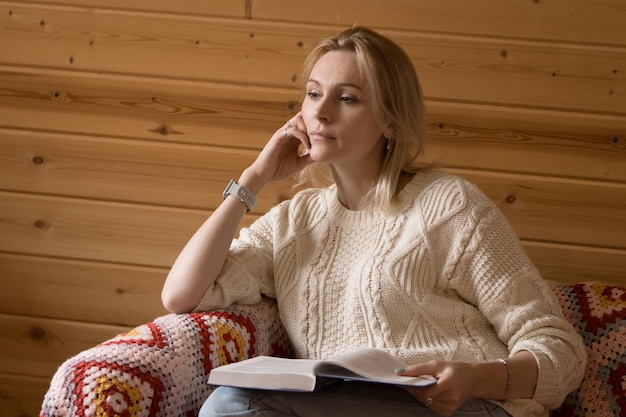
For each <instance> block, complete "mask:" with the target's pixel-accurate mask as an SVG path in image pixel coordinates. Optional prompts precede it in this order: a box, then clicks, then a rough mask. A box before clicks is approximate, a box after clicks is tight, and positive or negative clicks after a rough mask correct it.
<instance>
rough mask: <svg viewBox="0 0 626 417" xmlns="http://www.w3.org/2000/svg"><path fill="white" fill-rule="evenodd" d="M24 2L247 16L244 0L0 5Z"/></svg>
mask: <svg viewBox="0 0 626 417" xmlns="http://www.w3.org/2000/svg"><path fill="white" fill-rule="evenodd" d="M24 3H29V4H32V7H33V8H37V6H38V5H41V4H45V5H52V6H57V5H59V4H63V6H61V7H67V6H71V7H80V8H89V9H90V10H92V11H93V12H94V13H106V12H107V11H110V12H118V13H119V12H130V13H158V14H173V15H179V14H187V15H191V16H211V17H216V16H219V17H234V18H237V17H238V18H244V17H246V9H247V8H246V1H245V0H210V1H206V0H177V1H175V2H173V1H170V0H133V1H130V2H129V1H126V0H63V2H62V3H61V2H59V1H58V0H19V3H18V2H15V1H13V2H12V1H3V2H0V5H3V6H5V7H13V6H15V5H16V4H19V5H22V4H24Z"/></svg>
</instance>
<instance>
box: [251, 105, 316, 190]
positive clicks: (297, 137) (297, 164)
mask: <svg viewBox="0 0 626 417" xmlns="http://www.w3.org/2000/svg"><path fill="white" fill-rule="evenodd" d="M300 146H304V148H305V149H306V150H307V151H308V150H309V149H310V148H311V144H310V142H309V137H308V135H307V133H306V127H305V125H304V120H302V116H301V115H300V113H298V114H296V115H295V116H294V117H293V118H291V119H290V120H289V121H288V122H287V123H286V124H285V125H284V126H283V127H281V128H280V129H278V130H277V131H276V132H275V133H274V134H273V135H272V137H271V138H270V140H269V141H268V143H267V144H266V145H265V147H264V148H263V150H262V151H261V153H260V154H259V156H258V157H257V158H256V160H255V161H254V163H253V164H252V165H251V166H250V167H249V168H248V170H249V171H251V173H253V174H254V175H255V176H256V177H257V178H260V179H262V180H263V182H264V183H267V182H274V181H280V180H283V179H285V178H287V177H289V176H290V175H292V174H294V173H296V172H299V171H301V170H302V169H304V168H305V167H307V166H308V165H310V164H311V163H313V160H312V159H311V157H310V156H309V154H308V152H305V153H304V155H302V154H301V152H300Z"/></svg>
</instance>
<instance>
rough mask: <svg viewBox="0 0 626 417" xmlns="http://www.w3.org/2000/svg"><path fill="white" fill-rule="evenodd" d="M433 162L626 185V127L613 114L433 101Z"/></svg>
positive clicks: (429, 152)
mask: <svg viewBox="0 0 626 417" xmlns="http://www.w3.org/2000/svg"><path fill="white" fill-rule="evenodd" d="M427 110H428V112H429V113H430V116H429V120H430V129H429V140H428V141H427V143H426V150H425V155H426V158H427V159H428V160H441V161H442V162H443V163H445V164H447V165H448V166H450V167H451V168H459V169H460V168H463V167H472V168H475V169H481V168H482V169H485V170H493V171H504V172H517V173H527V174H533V173H534V174H539V175H546V176H557V177H568V178H579V179H589V180H598V181H614V182H621V183H624V182H626V171H625V170H626V164H625V163H624V161H625V160H626V129H625V126H624V125H623V122H624V121H625V120H626V119H623V118H621V117H618V116H612V115H595V114H583V113H569V112H559V111H546V110H534V109H521V108H510V107H494V106H482V105H472V104H455V103H445V102H433V103H428V105H427Z"/></svg>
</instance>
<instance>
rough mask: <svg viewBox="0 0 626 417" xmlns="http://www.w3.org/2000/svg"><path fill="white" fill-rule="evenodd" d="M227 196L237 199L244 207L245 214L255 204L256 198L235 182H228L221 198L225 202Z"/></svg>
mask: <svg viewBox="0 0 626 417" xmlns="http://www.w3.org/2000/svg"><path fill="white" fill-rule="evenodd" d="M229 195H232V196H234V197H237V198H238V199H239V201H241V202H242V203H243V204H244V205H245V206H246V211H247V212H249V211H250V210H252V208H253V207H254V206H255V204H256V197H255V196H254V193H253V192H252V191H250V190H249V189H248V188H246V187H244V186H243V185H239V184H237V181H235V180H230V182H229V183H228V185H227V186H226V188H225V189H224V193H223V194H222V198H224V200H226V197H228V196H229Z"/></svg>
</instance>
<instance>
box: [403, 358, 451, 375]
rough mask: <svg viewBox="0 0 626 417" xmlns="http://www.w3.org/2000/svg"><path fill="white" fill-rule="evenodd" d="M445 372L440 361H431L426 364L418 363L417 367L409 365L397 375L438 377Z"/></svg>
mask: <svg viewBox="0 0 626 417" xmlns="http://www.w3.org/2000/svg"><path fill="white" fill-rule="evenodd" d="M442 370H443V367H442V364H441V363H440V362H438V361H429V362H424V363H418V364H415V365H409V366H407V367H406V368H404V369H398V370H397V371H396V373H397V374H398V375H404V376H421V375H432V376H437V374H439V373H440V372H441V371H442Z"/></svg>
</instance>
